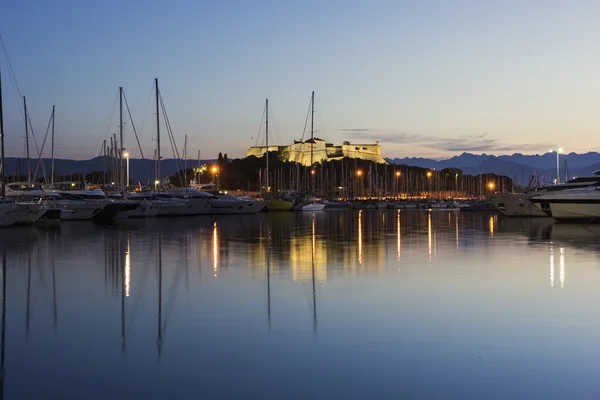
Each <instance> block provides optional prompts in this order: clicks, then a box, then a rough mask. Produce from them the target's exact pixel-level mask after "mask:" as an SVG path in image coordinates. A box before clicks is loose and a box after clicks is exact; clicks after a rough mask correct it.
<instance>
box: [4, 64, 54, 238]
mask: <svg viewBox="0 0 600 400" xmlns="http://www.w3.org/2000/svg"><path fill="white" fill-rule="evenodd" d="M0 170H1V177H0V190H1V195H0V227H8V226H11V225H15V224H16V225H19V224H31V223H33V222H35V221H37V220H39V219H40V218H42V217H44V216H47V217H52V216H54V215H55V214H56V213H55V212H53V211H52V210H51V209H50V208H48V207H47V206H46V205H44V204H34V203H18V202H14V200H13V199H9V198H7V197H6V189H7V187H6V186H7V185H6V184H5V182H6V165H5V158H4V116H3V104H2V77H1V76H0Z"/></svg>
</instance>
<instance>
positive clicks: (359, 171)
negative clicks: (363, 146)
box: [356, 169, 363, 196]
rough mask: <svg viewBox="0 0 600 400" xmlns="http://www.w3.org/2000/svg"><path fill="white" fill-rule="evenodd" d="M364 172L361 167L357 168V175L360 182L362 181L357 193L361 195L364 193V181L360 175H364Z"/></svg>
mask: <svg viewBox="0 0 600 400" xmlns="http://www.w3.org/2000/svg"><path fill="white" fill-rule="evenodd" d="M362 174H363V172H362V170H361V169H357V170H356V177H357V179H358V183H361V185H360V186H359V188H358V190H357V195H358V196H360V195H361V194H362V182H361V180H360V177H361V176H362Z"/></svg>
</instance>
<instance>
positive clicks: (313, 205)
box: [298, 91, 325, 211]
mask: <svg viewBox="0 0 600 400" xmlns="http://www.w3.org/2000/svg"><path fill="white" fill-rule="evenodd" d="M314 133H315V92H314V91H313V92H312V95H311V96H310V142H311V143H310V167H311V168H312V167H313V162H314V161H313V151H314V146H315V138H314ZM312 172H314V171H311V175H312ZM311 190H313V187H312V182H311ZM324 208H325V204H321V203H317V202H316V199H314V197H313V198H312V199H310V201H309V202H308V203H307V204H302V205H299V206H298V210H299V211H321V210H322V209H324Z"/></svg>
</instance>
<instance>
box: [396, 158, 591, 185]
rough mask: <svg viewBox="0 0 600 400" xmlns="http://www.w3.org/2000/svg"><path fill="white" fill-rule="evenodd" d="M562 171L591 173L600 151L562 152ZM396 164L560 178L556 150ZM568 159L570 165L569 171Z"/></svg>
mask: <svg viewBox="0 0 600 400" xmlns="http://www.w3.org/2000/svg"><path fill="white" fill-rule="evenodd" d="M559 160H560V175H561V180H564V177H565V173H568V175H569V177H573V176H583V175H590V174H591V173H592V171H594V170H597V169H600V153H597V152H588V153H584V154H577V153H569V154H561V155H560V157H559ZM388 161H389V162H390V163H392V164H402V165H412V166H417V167H422V168H431V169H433V168H436V169H444V168H452V167H454V168H460V169H462V170H463V171H464V172H465V173H467V174H478V173H481V172H484V173H485V172H488V173H495V174H500V175H506V176H508V177H510V178H513V179H515V180H516V181H518V182H523V183H525V184H527V182H528V181H529V177H530V176H532V175H534V174H535V175H536V176H538V178H539V179H541V180H542V181H546V182H550V181H552V180H553V179H555V178H556V153H544V154H535V155H523V154H519V153H515V154H513V155H502V156H493V155H487V154H480V155H478V154H471V153H462V154H461V155H459V156H455V157H452V158H449V159H447V160H433V159H428V158H394V159H388ZM565 162H566V168H567V170H566V171H565Z"/></svg>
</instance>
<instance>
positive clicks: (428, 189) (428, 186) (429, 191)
mask: <svg viewBox="0 0 600 400" xmlns="http://www.w3.org/2000/svg"><path fill="white" fill-rule="evenodd" d="M432 175H433V172H431V171H427V197H428V198H430V197H431V180H430V178H431V176H432Z"/></svg>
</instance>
